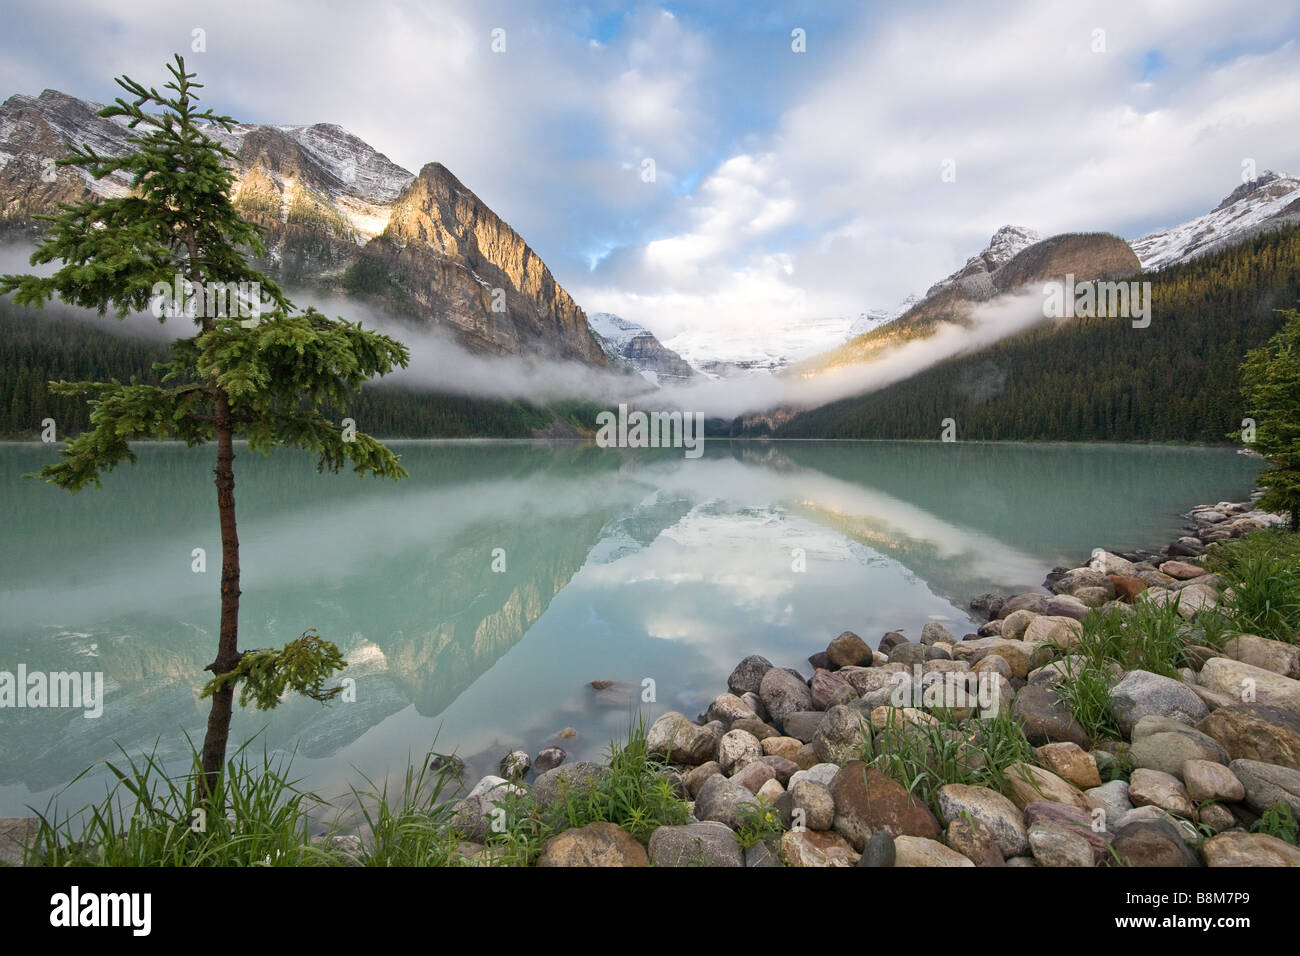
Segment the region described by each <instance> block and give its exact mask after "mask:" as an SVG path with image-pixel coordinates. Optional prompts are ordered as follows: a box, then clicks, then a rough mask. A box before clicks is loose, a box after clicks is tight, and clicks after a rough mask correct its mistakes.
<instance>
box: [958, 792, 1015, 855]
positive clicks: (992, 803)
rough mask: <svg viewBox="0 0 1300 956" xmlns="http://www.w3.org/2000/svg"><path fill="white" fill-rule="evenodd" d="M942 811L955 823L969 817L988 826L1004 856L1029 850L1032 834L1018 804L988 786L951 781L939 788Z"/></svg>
mask: <svg viewBox="0 0 1300 956" xmlns="http://www.w3.org/2000/svg"><path fill="white" fill-rule="evenodd" d="M938 797H939V812H940V814H941V815H942V817H943V820H944V822H945V823H946V824H947V825H948V826H950V827H951V826H952V825H953V824H954V823H955V822H956V821H958V820H961V819H963V818H964V817H969V818H970V819H972V820H975V821H977V822H979V823H980V824H982V825H983V826H985V827H987V828H988V831H989V833H990V834H991V835H992V838H993V841H994V842H995V843H996V844H997V847H998V850H999V851H1000V852H1001V853H1002V855H1003V856H1004V857H1012V856H1021V855H1023V854H1025V853H1027V852H1028V851H1029V836H1028V834H1027V832H1026V830H1025V822H1024V817H1023V816H1022V814H1021V812H1020V810H1018V809H1017V808H1016V805H1015V804H1014V803H1012V802H1011V801H1010V800H1008V799H1007V798H1006V797H1004V796H1003V795H1002V794H1000V793H998V792H997V791H996V790H992V789H990V788H988V787H974V786H969V785H967V784H962V783H949V784H945V785H944V786H942V787H940V788H939V793H938Z"/></svg>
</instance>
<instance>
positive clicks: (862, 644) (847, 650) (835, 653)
mask: <svg viewBox="0 0 1300 956" xmlns="http://www.w3.org/2000/svg"><path fill="white" fill-rule="evenodd" d="M826 656H827V658H829V659H830V662H831V664H833V665H834V666H835V667H870V666H871V648H870V647H868V646H867V642H866V641H864V640H863V639H862V638H860V637H858V635H856V634H854V633H853V632H852V631H845V632H844V633H843V634H841V635H840V636H839V637H837V638H835V640H833V641H831V642H830V643H829V644H827V645H826Z"/></svg>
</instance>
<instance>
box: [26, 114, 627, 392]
mask: <svg viewBox="0 0 1300 956" xmlns="http://www.w3.org/2000/svg"><path fill="white" fill-rule="evenodd" d="M100 109H101V106H100V105H99V104H98V103H91V102H88V101H86V100H81V99H78V98H76V97H74V96H68V95H67V94H65V93H60V92H58V91H57V90H45V91H44V92H43V93H41V94H40V95H39V96H27V95H24V94H16V95H14V96H11V97H9V98H8V99H7V100H5V101H4V103H3V104H0V230H3V232H4V233H6V234H8V235H11V236H14V237H15V238H21V239H25V240H30V239H32V238H34V237H35V236H37V235H39V234H41V233H43V232H44V231H45V227H44V226H43V225H42V223H41V222H40V221H39V220H37V219H36V218H35V217H37V216H39V215H42V214H49V213H51V212H53V211H56V210H57V209H58V207H59V204H60V203H75V202H81V201H85V200H88V199H95V198H96V197H98V198H101V199H103V198H109V197H116V196H122V195H125V194H126V192H127V190H128V189H129V187H130V183H129V181H128V180H127V179H126V178H125V177H123V176H120V175H115V176H109V177H106V178H105V179H103V180H98V181H96V180H94V179H93V178H91V177H90V176H89V175H88V174H87V173H86V172H85V171H84V170H83V169H81V168H80V167H74V166H57V165H56V164H55V160H58V159H61V158H62V157H63V156H65V155H66V154H67V152H68V150H67V144H68V143H69V142H71V143H75V144H78V145H86V146H91V147H93V148H94V150H95V151H96V152H97V153H99V154H101V155H103V156H121V155H125V154H126V153H128V152H130V151H131V150H132V149H134V148H135V147H134V145H133V144H132V143H130V142H128V137H130V136H131V135H133V134H132V132H131V131H130V130H129V129H128V128H127V126H126V124H125V122H123V121H121V119H120V118H113V119H105V118H104V117H101V116H99V115H98V111H99V110H100ZM206 132H207V133H208V135H209V136H211V137H212V138H213V139H215V140H217V141H219V142H220V143H222V144H223V145H224V146H225V147H226V148H227V149H229V150H230V151H231V152H232V153H234V154H235V155H234V158H233V159H231V160H229V163H230V166H231V169H232V172H233V173H234V175H235V184H234V190H233V199H234V202H235V205H236V206H237V207H238V208H239V211H240V213H241V214H242V215H243V216H244V218H246V219H248V220H250V221H252V222H255V223H257V224H258V225H260V226H262V227H264V228H265V229H266V237H265V238H266V246H267V255H266V256H265V257H264V258H262V259H258V260H256V261H255V265H256V267H257V268H258V269H259V271H262V272H265V273H267V274H269V275H270V276H272V277H273V278H275V279H277V280H278V281H280V282H281V283H283V284H285V285H287V286H290V287H303V286H311V287H322V286H323V287H325V288H327V289H329V291H332V292H335V293H337V294H341V295H347V296H355V297H358V298H364V299H369V300H375V301H377V302H379V303H381V304H382V305H384V306H386V307H388V308H390V309H391V310H392V311H394V312H396V313H399V314H401V315H403V316H404V317H407V318H409V319H411V320H413V321H414V322H416V323H418V324H420V325H424V326H431V327H437V328H440V329H442V330H445V331H446V332H448V333H450V334H451V335H452V336H454V337H455V338H456V340H457V341H459V342H460V343H461V344H462V345H463V346H465V347H466V348H468V349H470V350H472V351H474V352H478V353H485V354H507V355H527V356H530V357H536V358H557V359H566V360H577V361H580V362H584V363H587V364H590V365H594V366H598V367H602V368H603V367H607V366H608V364H609V360H608V357H607V356H606V354H605V351H604V350H603V349H602V348H601V346H600V343H599V342H598V341H597V340H596V337H595V336H594V335H593V334H592V332H591V330H590V329H589V328H588V326H587V321H586V315H585V314H584V313H583V311H582V309H580V308H579V307H578V304H577V303H576V302H575V301H574V300H573V298H572V297H571V296H570V295H569V293H568V292H566V291H565V290H564V289H563V288H562V287H561V286H560V284H559V283H558V282H556V281H555V277H554V276H553V275H552V274H551V271H550V269H549V268H547V266H546V264H545V263H544V262H543V261H542V260H541V258H540V257H539V256H538V255H537V254H536V253H535V252H534V251H533V250H532V249H531V248H529V246H528V244H527V243H526V242H525V241H524V239H523V237H522V236H520V235H519V234H518V233H517V232H515V231H514V230H513V229H512V228H510V226H509V224H507V223H506V222H505V221H504V220H502V219H501V217H500V216H498V215H497V214H496V213H495V212H494V211H493V210H491V209H489V208H488V207H487V205H486V204H485V203H483V202H482V201H481V200H480V199H479V198H478V197H477V196H475V195H474V193H473V192H472V191H470V190H469V189H468V188H467V187H466V186H465V185H464V184H463V183H462V182H461V181H460V180H458V179H457V178H456V177H455V176H454V175H453V174H452V173H451V171H450V170H448V169H447V168H446V167H444V166H443V165H442V164H440V163H429V164H427V165H426V166H424V167H423V168H422V169H421V170H420V172H419V173H418V174H415V173H412V172H410V171H409V170H406V169H403V168H402V167H401V166H398V165H397V164H396V163H394V162H392V161H391V160H390V159H389V158H388V157H387V156H385V155H384V154H383V153H380V152H378V151H377V150H376V149H374V148H373V147H371V146H370V145H369V144H367V143H365V142H363V141H362V140H361V139H359V138H358V137H356V136H353V135H352V134H351V133H349V132H347V131H346V130H344V129H342V128H341V127H339V126H335V125H333V124H331V123H319V124H315V125H285V126H254V125H238V126H234V127H232V128H231V129H230V130H224V129H221V128H220V127H209V128H208V129H207V130H206ZM502 305H504V306H505V308H504V309H502V308H501V306H502Z"/></svg>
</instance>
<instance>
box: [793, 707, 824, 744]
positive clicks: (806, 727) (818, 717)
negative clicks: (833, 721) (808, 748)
mask: <svg viewBox="0 0 1300 956" xmlns="http://www.w3.org/2000/svg"><path fill="white" fill-rule="evenodd" d="M825 716H826V713H825V712H824V711H820V710H797V711H795V712H794V713H791V714H788V715H787V716H786V718H785V721H784V726H783V729H784V731H785V736H787V737H793V738H795V740H801V741H803V742H804V743H806V744H808V743H812V739H813V738H814V737H816V736H817V728H818V727H820V726H821V724H822V719H823V718H824V717H825Z"/></svg>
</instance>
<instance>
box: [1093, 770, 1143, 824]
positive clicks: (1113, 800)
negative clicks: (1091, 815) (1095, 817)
mask: <svg viewBox="0 0 1300 956" xmlns="http://www.w3.org/2000/svg"><path fill="white" fill-rule="evenodd" d="M1084 796H1085V797H1086V798H1087V799H1088V802H1089V803H1090V804H1092V806H1093V807H1094V808H1096V809H1099V810H1101V811H1102V812H1103V813H1104V816H1103V817H1102V823H1103V824H1104V825H1105V826H1106V828H1107V829H1108V830H1115V829H1118V827H1119V821H1120V820H1122V819H1123V818H1124V814H1126V813H1128V812H1129V811H1130V810H1132V809H1133V801H1131V800H1130V799H1129V798H1128V781H1127V780H1111V781H1109V782H1107V783H1103V784H1102V785H1101V786H1100V787H1093V788H1092V789H1090V790H1087V791H1085V792H1084Z"/></svg>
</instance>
